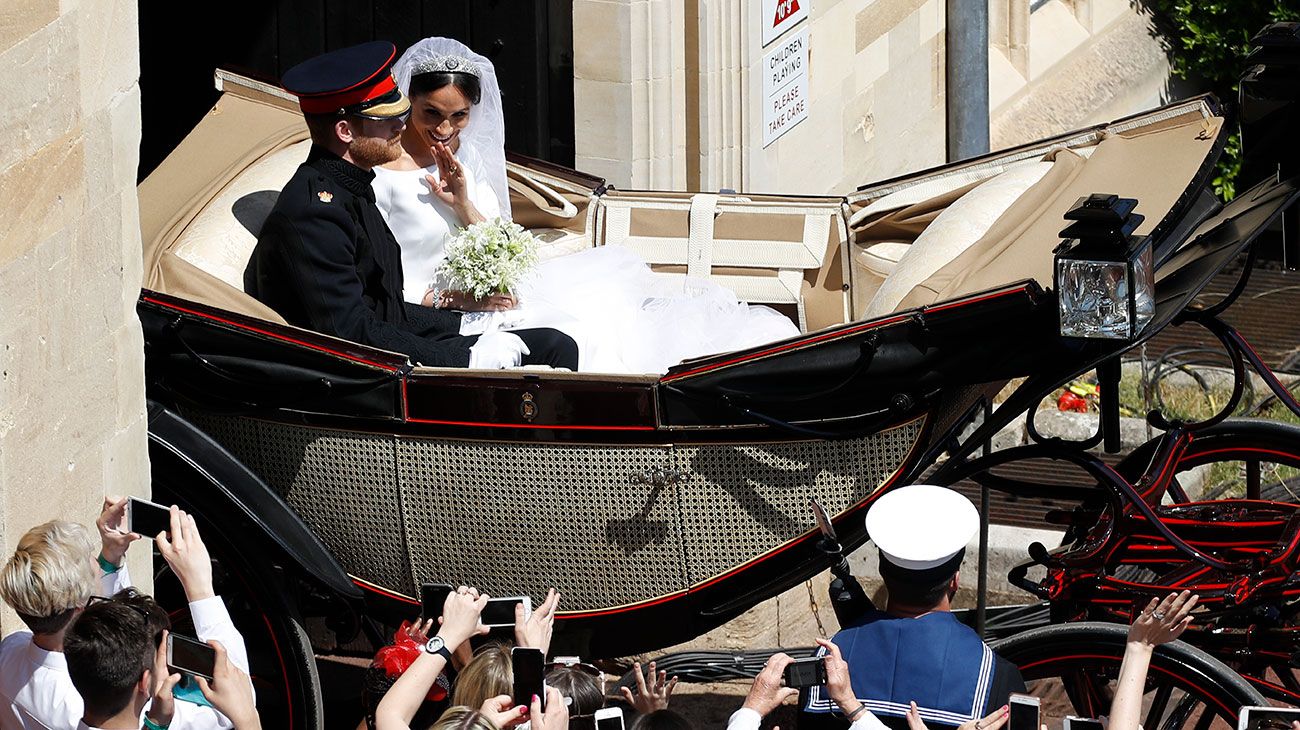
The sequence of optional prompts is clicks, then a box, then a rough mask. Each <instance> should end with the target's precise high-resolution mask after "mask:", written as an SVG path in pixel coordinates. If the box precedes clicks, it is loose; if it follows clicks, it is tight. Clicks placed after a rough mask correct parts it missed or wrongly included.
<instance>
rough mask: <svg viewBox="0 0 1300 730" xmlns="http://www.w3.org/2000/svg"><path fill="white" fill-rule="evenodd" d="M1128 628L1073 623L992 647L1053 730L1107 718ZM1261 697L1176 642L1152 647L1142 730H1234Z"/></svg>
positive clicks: (1222, 667) (1034, 631)
mask: <svg viewBox="0 0 1300 730" xmlns="http://www.w3.org/2000/svg"><path fill="white" fill-rule="evenodd" d="M1127 636H1128V627H1127V626H1122V625H1120V624H1111V623H1098V622H1078V623H1070V624H1062V625H1059V626H1044V627H1042V628H1037V629H1030V630H1028V631H1023V632H1021V633H1019V634H1016V635H1015V636H1012V637H1009V638H1006V639H1003V640H1001V641H998V642H996V643H995V644H994V645H993V649H994V651H996V652H997V653H998V654H1000V655H1001V656H1002V657H1004V658H1005V659H1007V660H1008V661H1010V662H1013V663H1014V664H1015V665H1016V666H1018V667H1020V673H1021V675H1022V676H1023V677H1024V678H1025V684H1026V685H1027V686H1028V688H1029V693H1030V694H1033V695H1035V696H1038V697H1040V698H1042V702H1043V706H1042V707H1043V709H1042V712H1043V718H1044V720H1045V721H1046V723H1047V724H1048V726H1049V727H1052V726H1059V721H1060V719H1061V718H1062V717H1064V716H1066V715H1075V716H1078V717H1098V716H1100V715H1106V714H1109V712H1110V701H1111V698H1112V697H1113V696H1114V689H1115V682H1116V680H1117V678H1118V677H1119V667H1120V662H1121V660H1122V659H1123V657H1124V646H1125V643H1126V642H1127ZM1262 704H1267V702H1266V701H1265V699H1264V696H1263V695H1261V694H1260V693H1259V692H1258V691H1257V690H1255V689H1254V688H1253V687H1252V686H1251V685H1250V684H1249V683H1247V682H1246V681H1245V680H1244V679H1243V678H1242V677H1241V676H1240V675H1238V674H1237V673H1236V672H1234V671H1232V670H1231V669H1229V668H1228V667H1227V665H1225V664H1223V663H1222V662H1220V661H1219V660H1217V659H1215V658H1214V657H1212V656H1210V655H1209V654H1206V653H1205V652H1203V651H1201V650H1200V649H1197V648H1195V647H1192V646H1190V645H1188V644H1185V643H1183V642H1181V641H1177V642H1173V643H1171V644H1165V645H1163V646H1160V647H1157V649H1156V651H1155V652H1154V653H1153V654H1152V657H1151V667H1150V669H1149V670H1148V672H1147V681H1146V696H1145V698H1144V701H1143V707H1144V708H1145V712H1144V715H1143V719H1142V727H1143V728H1146V730H1177V729H1178V728H1183V727H1190V728H1196V730H1208V729H1209V728H1211V727H1219V728H1222V727H1229V728H1235V727H1236V725H1237V714H1238V710H1240V708H1241V707H1242V706H1244V705H1262Z"/></svg>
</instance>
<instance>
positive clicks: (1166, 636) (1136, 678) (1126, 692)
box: [1110, 591, 1197, 730]
mask: <svg viewBox="0 0 1300 730" xmlns="http://www.w3.org/2000/svg"><path fill="white" fill-rule="evenodd" d="M1196 601H1197V596H1194V595H1192V593H1191V592H1190V591H1183V592H1182V593H1170V594H1169V595H1167V596H1165V597H1164V599H1162V600H1157V599H1155V598H1152V599H1151V602H1150V603H1148V604H1147V607H1146V608H1145V609H1143V610H1142V612H1141V613H1139V614H1138V615H1137V618H1136V619H1134V620H1133V626H1132V627H1130V628H1129V630H1128V644H1127V645H1126V646H1125V647H1124V660H1123V662H1121V663H1120V665H1119V682H1118V683H1117V685H1116V687H1115V697H1114V699H1112V700H1111V703H1110V730H1138V727H1139V725H1138V723H1139V722H1140V716H1141V713H1142V695H1143V690H1144V689H1145V685H1146V680H1147V669H1148V668H1149V667H1150V666H1151V654H1152V652H1154V651H1155V649H1156V647H1157V646H1159V645H1161V644H1167V643H1169V642H1171V641H1173V640H1175V639H1177V638H1178V637H1179V636H1180V635H1181V634H1182V633H1183V630H1184V629H1186V628H1187V626H1188V625H1189V624H1190V623H1191V622H1192V617H1191V613H1192V609H1194V608H1196Z"/></svg>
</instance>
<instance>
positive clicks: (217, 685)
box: [64, 591, 261, 730]
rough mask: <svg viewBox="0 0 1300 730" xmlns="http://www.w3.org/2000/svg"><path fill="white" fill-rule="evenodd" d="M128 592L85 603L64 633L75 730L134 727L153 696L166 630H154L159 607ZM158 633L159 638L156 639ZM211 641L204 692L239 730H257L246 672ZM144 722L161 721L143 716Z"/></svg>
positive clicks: (170, 682)
mask: <svg viewBox="0 0 1300 730" xmlns="http://www.w3.org/2000/svg"><path fill="white" fill-rule="evenodd" d="M128 593H129V595H126V596H121V595H119V597H117V598H111V599H105V600H101V601H99V602H93V603H91V604H90V605H88V606H87V607H86V608H85V610H84V611H82V613H81V614H80V615H79V616H78V617H77V620H76V621H74V622H73V624H72V626H71V627H69V628H68V630H67V632H66V635H65V637H64V654H65V657H66V659H67V664H68V676H69V677H70V678H71V681H72V685H73V687H74V688H75V689H76V691H77V692H78V694H79V695H80V696H81V697H82V698H83V699H84V710H83V717H82V718H81V720H79V721H78V723H77V726H76V727H77V728H78V730H83V729H84V730H136V729H137V728H139V727H140V725H141V719H140V718H141V715H142V714H143V713H144V711H145V707H146V706H147V705H149V704H150V702H151V699H154V700H156V694H155V692H156V690H155V685H156V684H157V683H158V680H159V679H160V677H159V673H158V671H157V670H156V667H157V665H158V664H159V663H163V662H165V656H164V652H165V646H166V633H167V632H166V631H163V632H161V635H159V634H157V633H156V632H155V628H156V622H155V620H154V619H153V618H152V617H151V615H150V614H151V613H156V612H159V611H161V610H162V609H160V608H159V607H158V606H157V604H153V605H148V604H149V603H150V602H151V601H152V599H148V598H147V597H146V596H142V595H140V594H138V593H135V592H134V591H129V592H128ZM141 599H143V600H141ZM162 613H163V617H164V619H165V617H166V612H162ZM156 637H159V638H161V639H162V640H161V641H158V642H157V643H155V641H156ZM211 645H212V647H213V649H214V651H215V652H216V654H217V656H216V662H215V664H214V669H213V682H212V683H211V684H208V683H206V682H204V683H202V684H201V685H200V686H201V687H202V689H203V690H204V694H205V696H207V697H208V698H209V700H210V701H212V702H213V703H214V704H217V705H219V706H221V707H222V708H223V709H224V710H225V711H226V712H227V713H229V715H230V716H231V717H234V718H236V722H237V723H238V724H237V725H236V727H237V728H238V729H239V730H260V729H261V721H260V719H259V718H258V716H257V711H256V709H255V708H254V706H253V696H252V692H251V685H249V682H248V676H247V675H246V674H243V673H242V672H240V671H239V670H238V669H236V668H234V667H233V666H232V665H231V663H230V661H229V659H228V656H227V654H226V652H225V650H224V648H223V647H222V646H221V644H220V642H216V641H213V642H211ZM166 671H167V670H166V668H165V666H164V668H163V670H162V672H163V673H165V672H166ZM178 679H180V677H179V675H172V676H170V677H168V678H167V679H166V680H165V681H164V684H168V685H173V686H174V685H175V683H176V681H177V680H178ZM154 704H156V702H154ZM144 727H145V728H150V729H152V728H155V727H159V726H158V725H156V724H155V723H153V722H152V721H150V720H145V721H144ZM164 727H165V726H164Z"/></svg>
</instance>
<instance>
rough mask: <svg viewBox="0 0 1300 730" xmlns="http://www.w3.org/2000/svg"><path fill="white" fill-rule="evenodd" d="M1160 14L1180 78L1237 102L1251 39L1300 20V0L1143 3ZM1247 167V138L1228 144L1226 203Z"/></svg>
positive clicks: (1220, 176) (1223, 183)
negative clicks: (1282, 23)
mask: <svg viewBox="0 0 1300 730" xmlns="http://www.w3.org/2000/svg"><path fill="white" fill-rule="evenodd" d="M1141 3H1142V4H1143V5H1144V6H1146V7H1147V8H1148V9H1149V10H1151V11H1152V13H1153V14H1154V15H1155V21H1156V28H1157V29H1158V30H1159V32H1160V36H1161V40H1162V42H1163V44H1164V46H1165V51H1166V53H1167V54H1168V55H1169V65H1170V67H1171V69H1172V70H1173V73H1174V75H1175V76H1178V77H1179V78H1184V79H1188V80H1190V81H1192V82H1194V83H1198V84H1199V85H1200V86H1201V89H1202V90H1203V91H1211V92H1214V94H1215V95H1216V96H1218V97H1219V99H1220V100H1222V101H1225V102H1235V101H1236V99H1237V79H1238V78H1240V76H1241V73H1242V71H1244V70H1245V69H1244V68H1243V66H1244V63H1245V60H1246V55H1247V54H1248V53H1249V52H1250V39H1251V38H1252V37H1254V35H1255V34H1256V33H1258V32H1259V31H1261V30H1263V28H1264V26H1266V25H1268V24H1269V23H1275V22H1278V21H1282V20H1300V2H1297V0H1141ZM1240 169H1241V135H1240V134H1239V133H1237V132H1233V134H1232V136H1231V137H1230V138H1229V139H1228V142H1227V144H1226V145H1225V146H1224V150H1223V157H1221V158H1220V159H1219V169H1218V170H1217V172H1216V176H1215V179H1214V192H1215V193H1217V194H1218V195H1219V196H1220V197H1221V198H1223V199H1224V200H1230V199H1232V197H1233V195H1235V194H1236V190H1235V182H1236V177H1237V173H1238V172H1239V171H1240Z"/></svg>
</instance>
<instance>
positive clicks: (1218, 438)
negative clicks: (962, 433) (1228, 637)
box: [1116, 419, 1300, 705]
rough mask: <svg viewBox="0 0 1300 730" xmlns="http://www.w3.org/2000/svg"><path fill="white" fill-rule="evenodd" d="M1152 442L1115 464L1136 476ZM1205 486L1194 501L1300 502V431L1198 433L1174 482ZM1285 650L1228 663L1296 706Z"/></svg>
mask: <svg viewBox="0 0 1300 730" xmlns="http://www.w3.org/2000/svg"><path fill="white" fill-rule="evenodd" d="M1153 448H1154V442H1149V443H1147V444H1144V445H1143V446H1141V447H1139V448H1138V449H1135V450H1134V451H1133V453H1132V454H1130V455H1129V456H1127V457H1125V459H1124V460H1123V461H1122V462H1120V463H1119V464H1118V465H1117V467H1116V468H1117V469H1118V470H1119V472H1120V473H1121V474H1123V475H1124V476H1126V477H1128V478H1130V479H1132V478H1135V477H1136V476H1137V475H1138V474H1140V473H1141V472H1142V470H1143V469H1144V468H1145V467H1146V464H1147V461H1148V460H1149V459H1150V455H1151V451H1152V449H1153ZM1193 469H1196V470H1198V471H1197V473H1196V477H1195V480H1196V481H1201V482H1203V483H1204V484H1203V487H1202V490H1203V493H1202V494H1200V495H1199V496H1197V495H1193V496H1194V497H1195V498H1197V499H1202V500H1209V499H1218V498H1230V497H1236V498H1241V497H1248V498H1253V499H1265V500H1270V501H1276V502H1292V503H1300V427H1297V426H1295V425H1292V424H1289V423H1280V422H1277V421H1268V420H1264V419H1250V420H1244V419H1239V420H1228V421H1224V422H1223V423H1220V424H1218V425H1217V426H1214V427H1212V428H1208V429H1206V430H1204V431H1199V432H1197V433H1196V437H1195V438H1194V439H1193V440H1192V443H1191V445H1190V446H1188V449H1187V452H1186V453H1185V454H1184V455H1183V457H1182V459H1180V460H1179V462H1178V466H1177V469H1176V473H1175V476H1174V479H1175V480H1176V481H1178V482H1179V483H1180V484H1182V485H1183V486H1187V485H1188V483H1189V482H1190V481H1192V479H1189V478H1188V475H1189V474H1190V473H1191V472H1192V470H1193ZM1290 660H1291V657H1290V654H1289V653H1287V652H1271V653H1270V652H1255V653H1254V654H1252V655H1249V656H1241V657H1237V658H1234V659H1232V660H1231V661H1232V663H1233V666H1235V667H1236V668H1237V670H1238V671H1240V672H1241V673H1242V674H1243V675H1244V676H1245V677H1246V679H1247V680H1249V681H1250V682H1251V683H1252V684H1253V685H1255V686H1256V687H1257V688H1258V689H1259V690H1260V691H1261V692H1263V693H1264V694H1265V695H1266V696H1267V697H1269V698H1270V699H1274V700H1277V701H1280V702H1285V703H1287V704H1291V705H1298V704H1300V675H1298V674H1297V670H1296V669H1294V668H1293V667H1291V662H1290Z"/></svg>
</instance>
